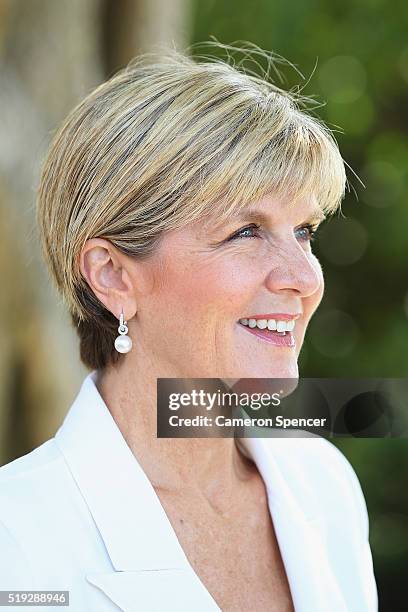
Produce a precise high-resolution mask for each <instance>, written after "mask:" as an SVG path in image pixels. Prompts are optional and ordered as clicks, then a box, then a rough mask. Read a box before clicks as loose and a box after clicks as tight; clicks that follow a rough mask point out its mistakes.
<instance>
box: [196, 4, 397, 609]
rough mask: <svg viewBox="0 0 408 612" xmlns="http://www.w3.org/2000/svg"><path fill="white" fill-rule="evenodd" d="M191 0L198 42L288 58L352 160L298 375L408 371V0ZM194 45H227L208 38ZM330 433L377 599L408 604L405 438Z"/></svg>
mask: <svg viewBox="0 0 408 612" xmlns="http://www.w3.org/2000/svg"><path fill="white" fill-rule="evenodd" d="M193 4H194V21H193V37H192V40H193V42H203V41H207V40H209V39H210V36H214V37H215V38H216V39H217V40H218V41H220V42H221V43H224V44H233V43H234V42H236V41H248V42H251V43H255V44H256V45H258V46H259V47H261V48H263V49H266V50H267V51H274V52H275V53H278V54H279V55H282V56H283V57H284V58H286V59H287V60H289V61H290V62H292V63H293V64H295V66H296V67H297V68H298V69H299V70H300V71H301V73H302V74H303V75H304V76H305V80H304V81H303V80H302V79H301V77H299V75H298V74H297V72H296V71H295V70H294V69H291V68H282V67H279V70H280V72H282V73H283V74H284V76H285V78H286V81H285V83H281V82H279V80H275V82H276V84H277V85H279V86H280V87H283V88H284V89H288V88H290V87H292V86H294V85H295V84H299V85H300V86H301V87H303V86H305V88H304V90H303V93H304V94H305V95H308V96H310V95H313V96H316V101H317V102H319V103H324V105H323V106H322V107H320V108H317V110H316V111H315V112H316V113H317V114H318V115H319V116H321V117H322V118H323V119H324V120H325V121H326V123H328V125H329V127H330V128H331V129H332V130H333V131H334V135H335V137H336V140H337V142H338V144H339V147H340V150H341V153H342V156H343V158H344V160H345V161H346V162H347V164H348V165H349V166H350V167H351V168H352V171H351V170H350V169H349V168H348V179H349V182H350V184H351V186H352V188H351V190H350V192H349V193H348V194H347V196H346V199H345V201H344V202H343V205H342V213H343V214H342V215H338V216H337V215H336V216H335V217H334V218H332V219H331V220H328V221H326V222H325V223H324V224H323V225H322V226H321V228H320V230H319V231H318V233H317V237H316V241H315V242H314V244H313V249H314V251H315V253H316V255H317V256H318V257H319V259H320V261H321V264H322V267H323V271H324V276H325V285H326V290H325V296H324V298H323V300H322V303H321V305H320V307H319V309H318V310H317V312H316V314H315V315H314V317H313V319H312V321H311V324H310V327H309V331H308V334H307V337H306V340H305V344H304V348H303V349H302V353H301V357H300V372H301V375H302V376H311V377H313V376H316V377H321V376H328V377H333V376H336V377H347V376H350V377H371V376H373V377H407V376H408V348H407V347H408V205H407V195H408V193H407V191H408V186H407V180H406V179H407V168H408V143H407V138H406V121H404V119H406V117H405V115H406V113H405V111H406V107H407V97H408V95H407V84H408V39H407V25H408V5H407V3H406V2H404V1H403V0H396V1H395V2H386V1H385V0H358V1H357V2H356V1H355V0H342V1H340V0H332V1H330V2H329V1H328V0H327V1H324V0H296V1H295V2H273V1H272V0H253V1H252V2H248V1H247V0H222V1H216V0H194V2H193ZM195 52H196V53H197V54H205V53H207V54H210V53H211V54H213V55H218V56H221V57H225V52H224V53H219V52H217V51H216V50H215V49H206V48H205V47H203V48H197V50H196V51H195ZM258 59H259V58H258ZM260 61H261V60H260ZM261 63H262V61H261ZM250 67H251V69H253V70H254V69H256V67H254V66H253V65H251V66H250ZM264 67H266V66H265V65H264ZM272 77H273V72H272ZM309 78H310V81H309ZM307 81H309V82H307ZM306 83H307V84H306ZM353 171H354V172H355V173H356V174H357V175H358V177H359V178H360V179H361V181H362V182H363V183H364V185H365V188H364V187H363V186H362V185H361V183H360V182H359V180H358V179H357V178H356V177H355V176H354V174H353ZM407 403H408V402H407ZM335 443H336V445H337V446H338V447H339V448H340V449H341V450H342V451H343V453H344V454H345V455H346V456H347V457H348V459H349V460H350V462H351V463H352V465H353V467H354V468H355V470H356V472H357V475H358V476H359V478H360V481H361V484H362V488H363V491H364V494H365V497H366V501H367V506H368V510H369V516H370V541H371V546H372V550H373V555H374V566H375V573H376V577H377V582H378V588H379V595H380V610H383V611H385V610H387V611H388V610H390V611H392V612H397V611H398V610H405V609H406V604H405V592H404V590H405V589H404V587H405V583H404V580H403V577H405V575H406V571H407V563H408V515H407V507H408V493H407V486H406V480H407V479H406V475H407V467H408V465H407V464H408V461H407V456H408V453H407V449H408V443H407V440H397V439H394V440H389V439H388V440H387V439H384V440H368V439H358V440H354V439H343V440H340V439H337V440H335Z"/></svg>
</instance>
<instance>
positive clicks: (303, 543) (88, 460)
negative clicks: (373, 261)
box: [55, 370, 346, 612]
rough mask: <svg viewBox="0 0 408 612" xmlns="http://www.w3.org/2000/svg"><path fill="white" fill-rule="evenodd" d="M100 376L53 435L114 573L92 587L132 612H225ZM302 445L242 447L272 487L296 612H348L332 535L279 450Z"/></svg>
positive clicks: (249, 441)
mask: <svg viewBox="0 0 408 612" xmlns="http://www.w3.org/2000/svg"><path fill="white" fill-rule="evenodd" d="M97 376H98V371H97V370H94V371H92V372H91V373H90V374H88V376H87V377H86V378H85V380H84V381H83V383H82V386H81V388H80V391H79V393H78V395H77V397H76V398H75V400H74V402H73V404H72V406H71V408H70V410H69V411H68V413H67V415H66V417H65V419H64V421H63V423H62V425H61V427H60V428H59V429H58V431H57V433H56V434H55V441H56V443H57V445H58V447H59V449H60V450H61V452H62V454H63V456H64V458H65V460H66V462H67V464H68V467H69V469H70V471H71V473H72V475H73V478H74V479H75V481H76V483H77V485H78V487H79V489H80V491H81V494H82V496H83V497H84V500H85V502H86V503H87V505H88V507H89V510H90V512H91V514H92V517H93V519H94V521H95V523H96V526H97V528H98V530H99V532H100V534H101V537H102V539H103V541H104V543H105V546H106V549H107V552H108V554H109V558H110V560H111V563H112V567H113V570H112V571H110V572H103V573H99V574H89V575H87V580H88V581H89V582H91V583H92V584H94V585H95V586H97V587H98V588H100V589H101V590H102V591H104V592H105V594H106V595H108V597H110V598H111V600H112V601H114V602H115V603H116V604H117V605H118V606H119V607H121V608H122V609H123V610H126V611H131V610H134V609H136V607H137V606H136V607H135V602H136V601H137V600H139V601H140V597H142V598H143V597H145V598H146V601H148V602H150V604H149V606H150V605H151V607H146V608H143V609H146V610H147V609H149V610H150V609H151V610H156V609H162V608H163V605H165V606H166V609H167V610H172V609H173V608H172V607H171V605H170V603H169V602H172V601H174V602H175V604H174V610H188V609H194V610H198V611H200V610H203V611H204V610H205V611H208V612H209V611H219V610H220V608H219V607H218V605H217V604H216V602H215V600H214V599H213V598H212V597H211V595H210V593H209V592H208V591H207V589H206V588H205V586H204V585H203V583H202V582H201V581H200V579H199V577H198V576H197V574H196V573H195V572H194V570H193V568H192V566H191V565H190V563H189V561H188V559H187V557H186V555H185V553H184V551H183V549H182V547H181V545H180V543H179V541H178V538H177V536H176V533H175V531H174V529H173V527H172V525H171V523H170V521H169V519H168V517H167V515H166V513H165V511H164V508H163V506H162V505H161V503H160V500H159V497H158V496H157V494H156V492H155V490H154V488H153V486H152V484H151V483H150V481H149V479H148V478H147V476H146V474H145V473H144V471H143V469H142V467H141V466H140V464H139V463H138V461H137V460H136V458H135V456H134V455H133V453H132V452H131V450H130V448H129V446H128V445H127V443H126V441H125V439H124V438H123V436H122V433H121V432H120V430H119V428H118V426H117V425H116V422H115V420H114V419H113V417H112V415H111V413H110V412H109V409H108V407H107V406H106V404H105V402H104V401H103V399H102V397H101V395H100V394H99V392H98V389H97V387H96V384H95V382H96V380H97ZM297 441H298V442H299V439H298V440H297ZM297 441H296V440H290V439H277V438H275V439H274V440H273V443H271V440H268V439H265V438H253V437H252V438H246V437H245V438H240V439H237V443H238V445H239V448H240V449H241V450H242V452H244V453H245V454H246V455H247V456H249V457H251V458H252V459H253V460H254V461H255V463H256V464H257V467H258V469H259V472H260V474H261V475H262V477H263V479H264V482H265V486H266V491H267V496H268V504H269V509H270V512H271V516H272V518H273V523H274V528H275V532H276V536H277V540H278V543H279V547H280V550H281V555H282V559H283V562H284V565H285V569H286V573H287V576H288V580H289V585H290V589H291V593H292V598H293V601H294V605H295V609H296V612H309V611H310V610H314V612H320V611H321V612H323V611H326V610H331V611H332V612H340V611H341V612H343V611H345V610H346V607H345V605H344V601H343V599H342V596H341V594H340V592H339V590H338V587H337V584H336V582H335V580H334V576H333V575H332V573H331V571H330V567H329V564H328V560H327V556H326V552H325V546H324V541H323V539H322V537H323V536H324V533H323V532H324V525H321V524H320V521H319V519H318V517H317V516H314V515H313V514H312V515H310V516H307V515H306V514H305V511H304V509H302V508H300V506H299V505H298V503H297V502H296V498H295V496H294V495H293V492H292V491H291V488H290V483H288V482H287V481H286V479H285V478H284V476H283V475H282V473H281V470H280V468H279V461H278V459H277V457H278V455H279V449H280V450H282V449H283V448H286V450H287V452H291V449H290V443H293V444H296V442H297ZM287 446H289V448H287ZM274 449H275V450H276V451H277V453H276V452H274ZM292 449H293V446H292ZM156 600H157V605H156V607H155V605H154V602H155V601H156ZM163 602H165V604H164V603H163Z"/></svg>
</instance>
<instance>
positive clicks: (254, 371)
mask: <svg viewBox="0 0 408 612" xmlns="http://www.w3.org/2000/svg"><path fill="white" fill-rule="evenodd" d="M218 377H219V376H218ZM223 378H230V379H240V378H299V368H298V363H297V356H295V355H294V354H293V356H292V359H290V360H288V361H287V363H276V362H275V363H273V362H272V363H270V364H265V363H264V364H260V365H257V364H253V363H252V364H248V365H247V366H246V365H245V364H242V363H241V364H240V365H239V366H237V367H236V368H232V369H231V370H230V371H229V372H228V374H225V375H224V376H223Z"/></svg>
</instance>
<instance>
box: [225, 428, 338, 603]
mask: <svg viewBox="0 0 408 612" xmlns="http://www.w3.org/2000/svg"><path fill="white" fill-rule="evenodd" d="M237 442H238V446H239V447H240V448H241V449H242V448H243V449H244V452H246V454H247V455H248V456H250V457H252V459H253V460H254V461H255V463H256V464H257V467H258V470H259V472H260V474H261V475H262V477H263V480H264V482H265V487H266V491H267V496H268V505H269V510H270V513H271V517H272V519H273V525H274V529H275V533H276V538H277V540H278V544H279V549H280V552H281V556H282V560H283V563H284V565H285V570H286V574H287V577H288V581H289V586H290V590H291V594H292V599H293V603H294V606H295V609H296V612H310V611H311V610H313V612H327V610H330V612H347V608H346V604H345V602H344V598H343V596H342V594H341V592H340V589H339V587H338V584H337V581H336V579H335V576H334V575H333V572H332V571H331V568H330V563H329V560H328V558H327V553H326V546H325V524H324V522H323V521H322V520H321V519H320V518H319V517H317V516H315V515H314V514H312V515H309V516H307V514H306V513H307V509H303V508H301V507H300V506H299V503H298V502H297V500H296V497H295V495H294V493H293V489H294V488H296V486H297V485H296V483H294V482H290V485H289V482H288V479H286V478H285V476H284V474H283V473H282V470H281V467H280V465H279V452H277V451H280V452H282V451H283V453H289V454H290V453H291V452H293V450H294V446H293V445H294V444H297V443H298V440H296V439H290V438H286V439H279V438H274V439H273V440H271V439H267V438H265V437H264V438H260V437H257V438H253V437H248V438H240V439H239V440H238V441H237ZM291 444H292V446H291ZM282 446H283V448H282ZM309 512H310V511H309Z"/></svg>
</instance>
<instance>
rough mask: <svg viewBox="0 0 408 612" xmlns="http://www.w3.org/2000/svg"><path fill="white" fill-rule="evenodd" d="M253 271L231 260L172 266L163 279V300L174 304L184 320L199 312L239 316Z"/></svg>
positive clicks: (183, 263)
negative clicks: (183, 316) (184, 317)
mask: <svg viewBox="0 0 408 612" xmlns="http://www.w3.org/2000/svg"><path fill="white" fill-rule="evenodd" d="M254 276H255V275H254V270H253V267H251V266H250V265H247V266H243V265H242V262H238V261H236V260H234V258H233V257H231V258H225V257H221V256H220V257H211V258H210V259H209V260H208V261H205V262H202V261H201V262H198V261H197V260H196V261H194V262H192V261H183V262H180V261H179V262H173V263H172V266H171V269H170V268H168V269H167V274H166V276H165V278H164V279H163V284H162V288H163V296H164V298H165V299H166V301H167V304H168V300H170V301H173V300H176V301H177V303H178V306H179V308H180V309H181V310H183V311H184V313H185V314H186V316H188V317H192V316H197V315H198V314H199V313H200V312H203V313H205V314H206V316H207V318H208V317H210V316H212V315H213V316H214V317H218V318H219V317H222V315H223V314H224V313H230V314H232V313H235V312H238V313H240V312H241V310H242V308H240V304H242V302H243V301H245V299H246V296H247V294H248V293H249V292H250V290H251V286H253V285H254V284H255V283H254Z"/></svg>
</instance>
